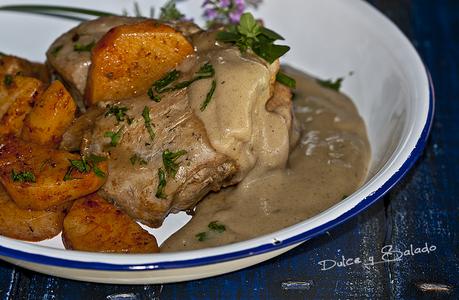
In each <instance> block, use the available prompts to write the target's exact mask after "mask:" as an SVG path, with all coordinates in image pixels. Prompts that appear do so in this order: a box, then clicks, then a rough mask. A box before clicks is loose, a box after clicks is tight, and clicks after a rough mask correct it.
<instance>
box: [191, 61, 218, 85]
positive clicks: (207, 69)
mask: <svg viewBox="0 0 459 300" xmlns="http://www.w3.org/2000/svg"><path fill="white" fill-rule="evenodd" d="M194 75H195V76H196V77H195V78H194V80H193V81H196V80H200V79H204V78H210V77H213V76H214V75H215V69H214V66H212V64H211V63H209V62H206V63H205V64H204V65H202V66H201V67H200V68H199V70H198V71H197V72H196V73H195V74H194Z"/></svg>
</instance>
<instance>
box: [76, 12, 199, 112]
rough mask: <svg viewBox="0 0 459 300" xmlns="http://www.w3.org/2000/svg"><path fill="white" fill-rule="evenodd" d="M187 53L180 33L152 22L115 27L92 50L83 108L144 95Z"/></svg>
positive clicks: (190, 48)
mask: <svg viewBox="0 0 459 300" xmlns="http://www.w3.org/2000/svg"><path fill="white" fill-rule="evenodd" d="M191 53H193V46H192V45H191V43H190V42H189V41H188V40H187V39H186V38H185V37H184V36H183V35H182V34H181V33H180V32H178V31H176V30H175V29H173V28H172V27H170V26H167V25H164V24H160V23H156V22H155V21H153V20H148V21H144V22H140V23H135V24H127V25H121V26H118V27H115V28H113V29H111V30H110V31H109V32H108V33H107V34H105V35H104V37H102V39H100V40H99V42H98V43H97V45H96V46H95V47H94V48H93V50H92V54H91V61H92V63H91V67H90V69H89V74H88V83H87V87H86V93H85V100H86V104H88V105H92V104H94V103H96V102H99V101H105V100H120V99H124V98H129V97H132V96H135V95H139V94H144V93H146V92H147V90H148V88H149V87H150V86H151V85H152V84H153V82H154V81H156V80H158V79H160V78H161V77H162V76H164V74H165V73H167V72H168V71H170V70H171V69H172V68H174V67H175V66H177V64H179V63H180V62H182V61H183V59H184V58H185V57H186V56H187V55H189V54H191Z"/></svg>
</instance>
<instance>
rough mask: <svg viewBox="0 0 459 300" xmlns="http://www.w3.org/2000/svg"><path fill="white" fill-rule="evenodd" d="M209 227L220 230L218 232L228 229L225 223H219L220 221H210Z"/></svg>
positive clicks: (216, 230)
mask: <svg viewBox="0 0 459 300" xmlns="http://www.w3.org/2000/svg"><path fill="white" fill-rule="evenodd" d="M207 227H209V229H210V230H212V231H215V232H218V233H222V232H224V231H225V230H226V227H225V225H223V224H219V223H218V221H212V222H210V223H209V225H207Z"/></svg>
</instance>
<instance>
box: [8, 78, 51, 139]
mask: <svg viewBox="0 0 459 300" xmlns="http://www.w3.org/2000/svg"><path fill="white" fill-rule="evenodd" d="M4 78H5V77H4V76H0V79H1V80H2V82H0V117H1V119H0V135H15V136H19V135H20V134H21V132H22V128H23V125H24V119H25V117H26V115H27V114H28V113H29V112H30V111H31V110H32V108H33V106H34V103H35V102H36V100H37V98H38V97H39V95H40V94H41V93H42V91H43V83H42V82H41V81H40V80H38V79H35V78H32V77H24V76H13V81H12V83H11V84H10V85H8V86H6V85H5V83H4Z"/></svg>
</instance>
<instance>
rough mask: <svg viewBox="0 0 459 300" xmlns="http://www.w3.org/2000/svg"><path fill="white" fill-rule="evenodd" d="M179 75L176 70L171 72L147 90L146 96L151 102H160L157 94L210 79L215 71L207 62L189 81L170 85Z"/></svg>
mask: <svg viewBox="0 0 459 300" xmlns="http://www.w3.org/2000/svg"><path fill="white" fill-rule="evenodd" d="M180 75H181V73H180V72H179V71H177V70H172V71H171V72H169V73H168V74H166V76H164V77H163V78H161V79H160V80H158V81H156V82H155V83H153V85H152V86H151V87H150V88H149V89H148V92H147V94H148V96H149V97H150V99H151V100H153V101H156V102H160V101H161V96H160V95H159V94H162V93H166V92H171V91H177V90H181V89H183V88H186V87H188V86H190V85H191V84H192V83H193V82H195V81H197V80H201V79H205V78H211V77H213V76H214V75H215V69H214V67H213V66H212V64H210V63H209V62H206V63H205V64H204V65H202V66H201V67H200V68H199V70H198V71H197V72H196V73H195V74H194V77H193V78H192V79H190V80H185V81H182V82H179V83H177V84H175V85H173V86H171V84H172V83H173V82H174V81H176V80H177V79H178V78H179V77H180Z"/></svg>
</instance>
